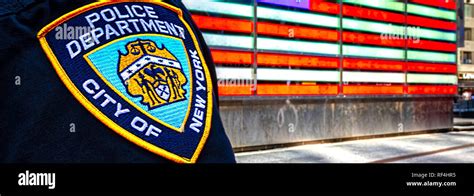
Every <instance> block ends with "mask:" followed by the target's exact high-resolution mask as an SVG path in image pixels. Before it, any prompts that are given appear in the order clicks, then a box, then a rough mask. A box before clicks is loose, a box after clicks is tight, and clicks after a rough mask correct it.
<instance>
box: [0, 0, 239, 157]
mask: <svg viewBox="0 0 474 196" xmlns="http://www.w3.org/2000/svg"><path fill="white" fill-rule="evenodd" d="M92 2H94V1H67V0H50V1H33V0H18V1H2V2H1V3H0V63H1V66H0V85H1V86H0V89H2V93H1V94H2V96H1V98H0V100H1V101H0V106H1V108H2V110H1V113H0V119H1V120H0V161H1V162H7V163H30V162H32V163H101V162H105V163H111V162H112V163H115V162H118V163H129V162H133V163H166V162H170V161H169V160H167V159H165V158H162V157H160V156H159V155H156V154H154V153H152V152H149V151H147V150H145V149H143V148H141V147H139V146H137V145H135V144H133V143H132V142H130V141H128V140H126V139H125V138H123V137H121V136H120V135H118V134H117V133H115V132H114V131H112V130H110V129H109V128H108V127H107V126H106V125H104V124H102V123H101V122H100V121H99V120H98V119H96V118H95V117H94V116H93V115H92V114H91V113H89V112H88V111H87V110H86V109H85V108H84V106H82V105H81V104H80V103H79V102H78V101H77V100H76V99H75V98H74V97H73V95H72V94H71V93H70V92H69V91H68V90H67V88H66V87H65V85H64V84H63V82H62V81H61V80H60V79H59V77H58V75H57V74H56V72H55V71H54V68H53V67H52V65H51V63H50V62H49V60H48V59H47V57H46V55H45V53H44V52H43V50H42V49H41V46H40V43H39V41H38V39H37V38H36V34H37V33H38V31H39V30H40V29H41V28H43V27H44V26H46V25H47V24H49V23H50V22H52V21H53V20H55V19H57V18H58V17H60V16H62V15H64V14H66V13H68V12H70V11H72V10H75V9H77V8H79V7H81V6H84V5H87V4H89V3H92ZM165 2H167V3H170V4H172V5H174V6H176V7H178V8H180V9H182V10H183V12H184V18H185V20H186V21H188V23H189V24H191V27H192V29H193V31H194V32H196V35H197V37H198V40H199V44H200V46H201V49H202V52H203V54H204V57H205V60H206V62H207V64H208V66H209V70H210V73H211V77H212V81H213V85H214V92H213V93H214V95H215V96H214V97H215V98H214V107H213V115H212V125H211V131H210V135H209V137H208V139H207V142H206V144H205V146H204V148H203V150H202V152H201V154H200V156H199V158H198V160H197V162H198V163H234V162H235V157H234V154H233V151H232V148H231V145H230V142H229V140H228V138H227V136H226V134H225V132H224V128H223V125H222V121H221V119H220V115H219V110H218V100H217V99H218V98H217V81H216V80H217V79H216V75H215V68H214V65H213V63H212V58H211V55H210V52H209V49H208V47H207V46H206V44H205V43H204V39H203V38H202V35H201V34H200V33H198V32H199V31H198V29H197V28H196V25H195V24H194V23H193V22H192V21H191V16H190V14H189V12H187V11H186V9H185V7H184V5H183V4H182V3H181V2H179V1H174V0H169V1H165ZM71 129H74V130H75V132H71Z"/></svg>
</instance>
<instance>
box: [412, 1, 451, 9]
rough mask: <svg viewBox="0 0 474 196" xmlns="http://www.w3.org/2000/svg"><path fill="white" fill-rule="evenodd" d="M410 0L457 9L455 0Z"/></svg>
mask: <svg viewBox="0 0 474 196" xmlns="http://www.w3.org/2000/svg"><path fill="white" fill-rule="evenodd" d="M410 2H412V3H418V4H423V5H429V6H435V7H443V8H447V9H450V10H455V9H456V1H455V0H410Z"/></svg>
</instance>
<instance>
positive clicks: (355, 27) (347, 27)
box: [183, 0, 457, 96]
mask: <svg viewBox="0 0 474 196" xmlns="http://www.w3.org/2000/svg"><path fill="white" fill-rule="evenodd" d="M183 3H184V4H185V5H186V6H187V8H188V9H189V10H190V11H191V14H192V17H193V19H194V21H195V23H196V25H197V26H198V27H199V28H200V29H201V31H202V34H203V37H204V39H205V40H206V43H207V45H208V46H209V48H210V49H211V53H212V56H213V59H214V62H215V65H216V72H217V77H218V79H219V80H223V81H225V82H229V83H225V82H221V83H219V89H220V90H221V91H220V92H219V94H220V95H222V96H299V95H304V96H307V95H315V96H318V95H326V96H334V95H338V94H343V95H404V94H426V95H433V94H438V93H439V94H443V95H445V94H446V92H449V93H451V94H455V93H456V91H452V90H449V91H446V89H453V88H455V87H456V85H457V77H456V72H457V68H456V58H457V56H456V55H457V54H456V51H457V48H456V41H457V40H456V39H457V36H456V11H455V8H456V5H455V3H453V1H446V2H444V1H424V0H411V1H408V2H407V3H405V2H404V1H395V0H393V1H392V0H390V1H388V0H387V1H373V0H340V1H332V0H199V1H196V0H183ZM235 84H244V85H240V86H239V85H235ZM436 89H437V90H436Z"/></svg>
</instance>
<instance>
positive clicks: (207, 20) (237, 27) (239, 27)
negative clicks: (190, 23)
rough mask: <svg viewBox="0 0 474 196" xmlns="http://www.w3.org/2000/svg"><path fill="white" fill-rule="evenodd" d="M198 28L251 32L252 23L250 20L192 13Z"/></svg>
mask: <svg viewBox="0 0 474 196" xmlns="http://www.w3.org/2000/svg"><path fill="white" fill-rule="evenodd" d="M192 18H193V20H194V22H195V23H196V25H197V26H198V27H199V29H202V30H203V29H204V30H223V31H229V32H239V33H252V31H253V23H252V21H250V20H241V19H232V18H221V17H212V16H202V15H192Z"/></svg>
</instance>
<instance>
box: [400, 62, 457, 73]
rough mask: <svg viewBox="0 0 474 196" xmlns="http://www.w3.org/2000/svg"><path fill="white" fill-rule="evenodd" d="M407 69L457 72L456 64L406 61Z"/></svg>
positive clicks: (413, 70) (430, 71)
mask: <svg viewBox="0 0 474 196" xmlns="http://www.w3.org/2000/svg"><path fill="white" fill-rule="evenodd" d="M407 70H408V71H412V72H428V73H457V67H456V65H449V64H435V63H418V62H408V63H407Z"/></svg>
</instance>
